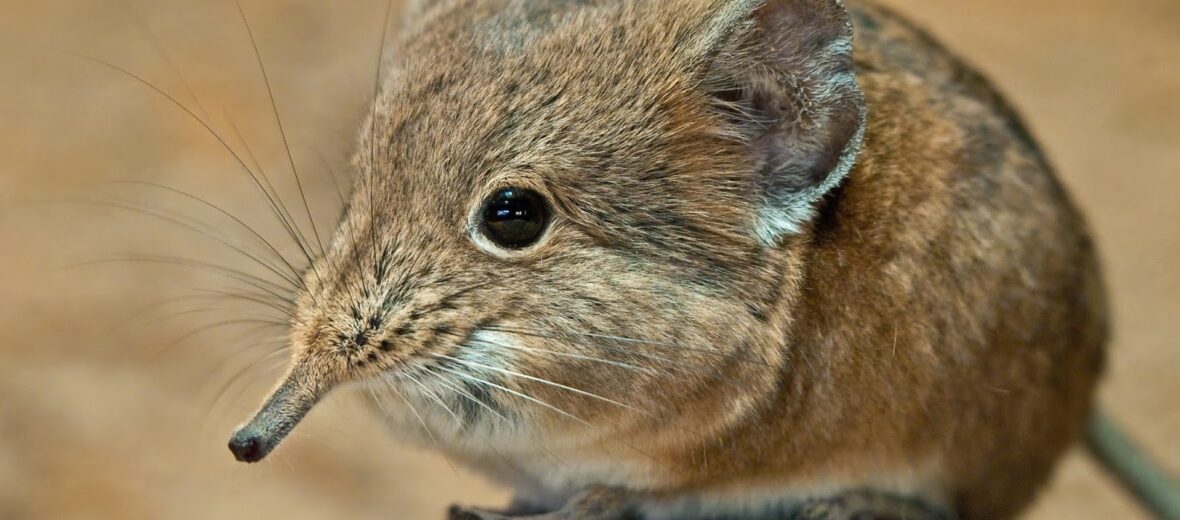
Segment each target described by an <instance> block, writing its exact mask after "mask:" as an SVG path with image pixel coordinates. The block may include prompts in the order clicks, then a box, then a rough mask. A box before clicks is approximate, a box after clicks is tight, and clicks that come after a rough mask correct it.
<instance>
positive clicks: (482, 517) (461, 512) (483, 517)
mask: <svg viewBox="0 0 1180 520" xmlns="http://www.w3.org/2000/svg"><path fill="white" fill-rule="evenodd" d="M510 518H511V517H508V516H504V515H502V514H500V513H493V512H491V511H484V510H482V509H475V508H467V507H462V506H451V508H450V509H449V510H447V520H509V519H510Z"/></svg>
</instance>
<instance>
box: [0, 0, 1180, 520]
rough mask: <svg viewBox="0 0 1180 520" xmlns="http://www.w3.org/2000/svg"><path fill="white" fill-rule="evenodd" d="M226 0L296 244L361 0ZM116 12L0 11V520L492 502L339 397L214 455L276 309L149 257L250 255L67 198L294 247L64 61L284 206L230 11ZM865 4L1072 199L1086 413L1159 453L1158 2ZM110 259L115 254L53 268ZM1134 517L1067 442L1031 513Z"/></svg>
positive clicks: (320, 217)
mask: <svg viewBox="0 0 1180 520" xmlns="http://www.w3.org/2000/svg"><path fill="white" fill-rule="evenodd" d="M242 1H243V2H244V5H245V7H246V12H247V14H248V15H249V17H250V20H251V22H252V24H253V27H254V30H255V32H256V36H257V38H258V42H259V46H260V47H261V50H262V55H263V59H264V60H265V63H266V65H267V67H268V72H269V73H270V80H271V82H272V85H273V87H274V91H275V95H276V99H277V105H278V107H279V109H280V111H281V113H282V117H283V123H284V125H285V127H286V128H287V131H288V137H289V138H290V142H291V145H292V148H293V155H294V157H295V161H296V163H297V164H298V165H299V168H300V174H301V175H302V177H301V178H302V181H303V183H304V184H305V186H306V187H307V188H308V189H309V202H310V206H311V208H312V214H313V216H314V217H315V218H316V221H317V223H318V225H319V229H320V231H321V232H323V230H324V229H325V228H327V227H329V226H330V223H331V221H332V218H333V216H334V215H335V214H336V211H337V209H338V201H337V198H336V195H335V194H334V193H335V192H334V188H333V187H332V184H331V181H330V180H329V179H330V177H328V176H327V171H328V165H330V166H332V167H334V168H336V169H341V168H342V164H343V163H344V160H345V159H346V156H347V153H348V147H349V142H350V140H351V137H352V135H353V134H354V129H353V128H354V126H355V125H356V124H357V122H358V121H359V120H360V119H361V117H362V116H363V111H364V102H365V100H366V99H367V98H368V96H369V92H370V91H371V89H372V76H373V73H374V69H375V62H376V52H377V48H378V40H379V36H380V18H381V15H382V14H383V11H384V9H385V5H384V3H383V2H382V1H381V0H352V1H347V2H331V3H329V2H322V1H318V2H317V1H314V0H242ZM127 2H129V4H130V6H131V8H130V9H127V8H126V5H127V4H121V3H119V0H46V1H44V2H29V1H24V0H0V42H3V45H0V519H7V518H254V517H259V516H262V515H265V516H268V517H275V518H287V519H295V518H331V517H337V518H374V519H376V518H412V519H417V518H441V517H442V511H443V508H444V507H445V506H446V505H447V504H448V503H449V502H451V501H462V502H465V503H496V502H499V501H501V500H503V499H504V498H505V497H504V492H503V491H502V490H500V489H498V488H497V487H495V486H494V485H492V484H490V483H487V482H484V481H482V480H481V479H479V478H478V477H475V476H472V475H468V474H466V473H463V472H461V471H459V472H456V471H454V470H452V469H451V468H450V467H449V466H448V465H447V464H446V463H445V462H443V461H442V460H440V459H438V458H437V457H435V456H432V455H430V454H428V453H423V452H420V451H418V450H413V449H410V448H407V447H403V446H399V445H397V444H396V443H394V442H392V441H391V440H390V439H389V438H388V437H386V436H385V435H383V433H382V431H381V429H380V427H379V426H378V425H377V424H376V423H375V421H374V420H373V419H372V418H371V417H369V416H368V415H366V414H365V413H364V411H363V410H362V409H361V408H360V407H358V406H356V404H355V403H354V402H353V401H354V399H350V398H349V397H348V396H345V395H339V396H335V398H333V399H331V400H330V402H329V404H328V405H327V406H321V407H320V408H319V409H318V410H317V411H316V412H315V413H313V415H312V416H311V417H310V418H309V420H308V421H307V422H306V423H305V424H304V425H303V426H301V428H300V429H299V430H298V432H297V433H296V434H295V435H294V437H293V438H292V439H290V441H289V442H288V443H287V444H286V445H285V447H284V448H283V449H282V450H281V451H280V452H279V453H278V454H277V456H275V457H272V458H271V459H270V460H269V461H268V462H267V463H265V464H262V465H260V466H249V467H247V466H244V465H239V464H236V463H234V462H233V460H232V457H231V456H230V455H229V453H228V452H227V451H226V449H225V442H224V441H225V439H226V435H227V433H228V432H229V431H230V430H231V429H232V427H233V426H234V425H235V423H236V422H238V421H240V420H242V419H243V418H244V417H245V416H246V415H247V414H248V413H249V412H250V411H251V409H252V407H253V406H254V405H255V404H256V402H257V400H258V399H259V397H260V395H261V393H262V392H264V391H265V389H266V387H267V385H269V384H270V383H271V378H272V377H273V374H274V372H275V370H276V369H278V368H279V367H280V366H281V361H282V359H281V358H280V357H274V356H271V357H269V358H267V357H266V355H267V353H268V352H271V351H272V349H273V347H274V345H275V344H274V343H273V342H271V341H273V340H274V339H275V337H276V335H277V334H279V333H280V332H281V331H280V330H279V329H276V328H266V327H267V324H265V323H262V322H261V321H256V320H269V319H274V318H276V317H277V315H276V314H275V313H273V312H269V311H267V310H265V309H261V310H260V308H258V307H251V306H248V305H244V304H243V303H241V302H237V303H235V302H231V301H227V300H224V299H220V298H218V297H217V293H218V292H223V291H227V290H230V289H231V288H232V287H239V286H241V284H235V283H232V280H227V279H226V278H224V277H221V276H218V275H216V274H214V273H211V272H209V271H208V270H202V269H193V268H186V267H183V266H175V265H168V264H164V263H161V262H158V260H163V258H161V257H180V258H184V259H189V260H198V261H206V262H216V263H221V264H226V265H230V266H234V267H237V268H245V269H252V270H253V271H254V272H258V269H257V267H256V266H251V265H250V263H249V261H248V260H242V259H241V258H240V257H236V256H235V254H234V253H233V252H232V251H230V250H228V249H226V248H225V247H224V246H223V245H222V244H220V243H218V242H217V241H216V240H213V239H210V238H208V237H206V236H203V235H202V234H200V233H197V232H195V231H193V230H192V229H187V228H186V227H184V226H181V225H177V224H175V223H166V222H162V221H160V220H159V219H157V218H153V217H151V216H148V215H144V214H136V213H131V212H128V211H125V210H123V209H120V208H117V207H111V206H103V205H95V204H93V203H92V202H93V201H108V202H109V201H122V202H117V204H118V205H122V206H148V207H153V208H159V209H157V210H151V211H156V212H157V213H160V210H162V211H163V212H164V213H165V214H169V215H170V214H171V213H170V212H179V213H182V214H184V215H190V216H194V217H197V218H198V219H200V220H201V221H204V222H208V223H210V224H212V225H213V226H214V227H215V228H216V229H217V232H218V233H220V234H224V235H225V236H226V237H229V239H230V240H234V241H242V242H250V240H251V237H250V235H249V234H248V232H246V231H244V230H243V229H242V228H241V227H240V226H237V225H236V224H235V223H234V222H233V221H232V220H230V219H228V218H226V217H224V216H223V215H221V214H219V213H218V212H217V211H216V210H212V209H210V208H209V207H207V206H204V205H202V204H201V203H199V202H196V201H194V200H192V199H189V198H186V197H184V196H180V195H176V194H172V193H168V192H165V191H161V190H159V189H156V188H151V187H147V186H143V185H133V184H112V181H126V180H132V181H148V182H153V183H162V184H166V185H169V186H174V187H176V188H179V189H182V190H185V191H186V192H189V193H192V194H195V195H199V196H200V197H204V198H206V199H208V200H209V201H211V202H214V203H216V204H217V205H219V206H221V207H224V208H225V209H226V210H228V211H229V212H232V213H234V214H236V215H239V216H241V217H242V218H243V219H244V220H246V221H248V222H249V223H250V224H251V225H253V226H256V227H257V228H258V230H259V232H260V233H261V234H263V235H265V236H266V237H268V238H271V239H272V240H274V241H275V242H276V244H278V245H279V246H280V248H281V249H283V251H284V253H286V254H288V255H291V256H292V257H293V258H294V257H296V256H298V255H297V253H296V252H295V251H296V250H295V249H293V248H292V247H291V243H290V241H289V240H288V241H284V240H283V234H282V231H281V229H280V228H279V227H278V226H277V225H276V224H275V222H274V220H273V219H272V218H270V216H269V215H268V213H267V209H266V206H265V205H264V204H263V203H262V202H261V200H262V199H261V198H260V196H259V193H258V192H257V191H256V189H255V188H254V187H253V186H252V185H251V184H250V183H249V181H248V180H247V178H246V177H245V176H244V174H243V173H242V172H241V171H240V170H238V169H236V165H235V163H234V162H233V161H232V160H231V159H230V157H229V155H228V154H227V153H226V152H225V151H224V150H223V149H222V148H220V147H219V145H218V143H217V142H216V141H215V140H213V139H211V138H210V136H209V135H208V134H206V133H204V130H203V129H202V128H201V127H200V125H198V124H196V123H195V122H194V121H192V120H191V119H188V118H187V116H185V115H184V114H183V113H182V112H180V111H179V110H177V109H176V107H174V106H171V105H170V104H169V102H168V101H166V100H164V99H163V98H162V97H160V96H159V95H158V94H156V93H154V92H152V91H151V90H149V89H148V88H146V87H144V86H143V85H141V84H138V83H137V82H136V81H135V80H131V79H129V78H128V77H126V76H124V75H123V74H121V73H119V72H116V71H114V70H112V69H111V68H109V67H107V66H104V65H101V64H97V63H94V62H92V61H87V60H86V59H81V58H78V57H76V56H73V55H72V54H70V53H71V52H73V53H80V54H84V55H87V56H90V57H94V58H100V59H102V60H107V61H110V62H112V63H117V64H118V65H119V66H121V67H125V68H127V69H128V70H132V71H135V72H136V73H138V74H141V75H142V76H143V77H144V78H145V79H147V80H148V81H150V82H152V83H154V84H156V85H159V86H160V87H162V88H164V89H166V90H167V91H168V92H170V93H173V95H175V96H176V97H177V98H178V99H180V100H182V101H183V102H185V103H187V104H189V105H190V106H191V107H193V110H194V111H195V112H197V113H199V114H201V115H203V116H206V117H208V118H209V120H210V121H211V122H212V124H213V125H214V126H215V127H216V128H218V129H219V131H222V132H223V134H225V135H227V136H228V137H227V139H228V140H229V141H230V142H231V144H233V145H234V146H235V147H237V148H238V149H239V150H242V151H244V148H242V146H241V145H240V143H239V141H238V139H237V138H236V137H234V134H235V130H234V125H236V127H237V128H238V129H239V131H240V133H241V134H242V135H243V136H245V141H246V142H248V143H249V146H250V149H251V150H252V151H253V153H254V154H256V155H257V157H258V160H259V161H260V162H261V163H262V164H263V165H265V166H266V167H267V169H268V171H269V172H270V173H271V175H272V178H273V180H274V181H275V183H276V185H278V189H279V191H280V192H281V193H282V195H283V197H284V198H285V200H286V201H287V202H288V203H289V204H292V206H293V207H298V208H301V207H302V206H301V205H300V204H298V202H299V199H298V195H297V193H296V192H295V191H294V187H295V183H294V182H293V177H292V175H291V174H290V172H289V170H288V169H287V167H286V156H285V154H284V152H283V148H282V142H281V140H280V138H279V134H278V133H277V132H276V127H275V126H274V118H273V115H272V114H271V112H270V104H269V101H268V99H267V96H266V94H265V92H266V91H265V88H264V86H263V84H262V78H261V76H260V75H259V73H258V69H257V68H256V64H255V62H254V57H253V54H252V52H251V49H250V46H249V40H248V36H247V34H246V33H245V32H244V30H243V27H242V25H241V23H240V20H239V19H238V18H237V16H238V15H237V12H236V10H235V9H234V7H233V4H232V2H227V1H225V0H216V1H209V2H191V1H190V2H184V1H179V0H156V1H147V0H127ZM889 3H890V4H894V5H896V6H897V7H898V8H900V9H901V10H903V11H904V12H906V13H909V14H910V15H911V16H912V17H913V18H915V19H917V20H919V21H920V22H922V23H923V24H925V25H927V26H928V27H930V28H931V29H932V30H933V31H934V32H935V33H936V34H938V35H939V36H941V37H942V38H943V39H944V40H945V41H946V42H947V43H948V44H949V45H950V46H951V47H952V48H954V49H955V50H957V51H959V52H960V53H961V54H963V55H965V56H967V57H969V58H970V59H971V60H972V61H973V62H975V63H976V64H977V65H979V66H980V67H981V68H982V69H983V70H984V71H986V72H987V73H988V74H989V75H990V76H991V77H992V78H993V79H995V80H996V82H997V83H998V84H999V85H1000V86H1001V87H1002V89H1003V90H1005V91H1006V92H1008V93H1009V94H1010V96H1011V97H1012V99H1013V100H1014V102H1015V104H1016V105H1018V106H1019V107H1020V108H1021V109H1023V111H1024V113H1025V114H1026V116H1027V118H1028V120H1029V122H1030V124H1031V126H1032V128H1033V129H1034V130H1035V132H1036V133H1037V134H1038V135H1039V136H1040V138H1041V139H1042V140H1043V142H1044V144H1045V146H1046V147H1047V149H1048V153H1049V155H1050V156H1051V157H1052V158H1053V160H1054V162H1055V163H1056V164H1057V165H1058V167H1059V169H1060V171H1061V175H1062V176H1063V177H1064V180H1065V183H1066V184H1067V185H1068V186H1069V187H1070V188H1071V189H1072V191H1073V193H1074V194H1075V196H1076V198H1077V199H1078V201H1079V202H1080V204H1081V205H1082V206H1083V207H1084V208H1085V209H1086V210H1087V212H1088V213H1089V215H1090V217H1091V220H1092V222H1093V226H1094V229H1095V231H1096V233H1097V235H1098V239H1099V243H1100V245H1101V246H1102V251H1103V253H1104V256H1105V259H1106V266H1107V274H1108V277H1109V283H1110V286H1111V290H1112V294H1113V298H1114V312H1115V318H1116V325H1117V335H1116V339H1115V343H1114V345H1113V347H1114V355H1113V364H1112V366H1111V371H1110V375H1109V378H1108V380H1107V384H1106V386H1105V387H1104V389H1103V392H1102V402H1103V403H1104V404H1105V406H1107V407H1108V408H1109V409H1110V410H1112V411H1113V414H1114V415H1115V416H1116V417H1117V418H1118V419H1119V420H1121V421H1123V422H1125V423H1126V424H1127V425H1128V426H1129V428H1130V429H1131V431H1132V432H1133V434H1134V435H1135V436H1137V437H1138V438H1139V439H1141V440H1142V441H1143V442H1144V443H1145V444H1146V445H1147V446H1149V447H1150V448H1151V449H1153V450H1154V452H1155V454H1156V456H1158V457H1159V458H1160V459H1161V460H1162V461H1163V462H1164V463H1166V464H1169V465H1171V466H1172V467H1180V444H1178V443H1177V442H1176V440H1177V438H1180V406H1178V405H1177V404H1176V398H1177V396H1180V377H1177V375H1176V374H1177V369H1178V368H1180V349H1178V348H1177V347H1176V338H1177V337H1178V336H1180V319H1178V317H1180V268H1178V266H1180V231H1178V229H1177V226H1178V225H1180V204H1177V191H1178V190H1180V2H1175V1H1174V0H1040V1H1033V2H1027V1H1022V0H958V1H953V2H947V1H939V0H892V1H890V2H889ZM395 9H396V8H395ZM395 18H396V14H395ZM149 27H150V32H149V30H148V29H147V28H149ZM394 27H396V24H395V25H394ZM152 33H154V34H155V36H154V37H153V36H151V34H152ZM153 39H156V40H158V41H159V42H161V44H162V45H161V46H162V47H163V48H165V49H166V50H167V51H166V52H167V55H169V56H170V57H171V59H172V60H173V61H174V62H175V63H176V64H177V65H178V68H179V69H181V70H182V71H183V74H184V76H185V77H186V78H187V79H188V83H189V84H190V85H191V87H192V90H193V91H195V92H196V94H197V95H198V96H199V98H200V103H199V104H198V103H194V102H193V98H192V97H191V96H190V94H189V93H188V90H187V88H186V87H185V86H184V84H183V83H182V82H181V81H180V80H179V79H178V77H177V74H176V73H175V72H174V71H173V70H172V68H171V67H170V66H169V65H168V60H167V59H165V57H164V54H163V53H161V51H160V47H161V46H157V45H156V44H155V43H154V42H153ZM226 114H230V115H232V123H231V120H230V119H228V118H226V116H225V115H226ZM321 157H322V159H321ZM247 160H248V159H247ZM340 179H341V181H342V182H343V183H347V178H346V175H345V174H344V173H343V172H341V174H340ZM295 213H296V215H297V217H300V218H303V219H304V222H305V220H306V218H305V217H303V216H302V215H301V213H300V211H299V210H297V211H296V212H295ZM184 222H188V221H184ZM304 225H305V226H306V224H304ZM191 227H199V225H191ZM254 249H258V248H257V247H255V248H254ZM119 257H136V258H138V261H136V262H130V263H128V262H123V263H110V262H105V261H100V262H97V263H88V264H86V265H78V264H82V263H87V262H91V261H96V260H105V259H113V258H119ZM185 295H188V296H187V297H186V296H185ZM178 298H183V299H178ZM202 324H205V325H216V327H214V328H211V329H205V330H198V329H197V327H200V326H201V325H202ZM268 342H269V343H268ZM255 361H257V362H258V363H257V364H255V365H254V366H253V370H250V371H248V372H245V375H243V376H241V377H238V376H237V374H238V373H240V372H241V370H242V369H243V368H244V367H247V366H248V365H250V364H251V363H252V362H255ZM997 478H1004V477H1003V476H1002V475H1000V476H997ZM1140 515H1141V513H1139V511H1138V510H1137V509H1135V508H1134V506H1133V505H1131V503H1130V502H1129V501H1128V500H1127V499H1126V498H1125V497H1124V496H1123V495H1122V494H1120V493H1119V492H1118V491H1117V490H1116V489H1115V488H1114V487H1113V486H1112V484H1111V483H1110V482H1109V481H1107V480H1106V479H1105V478H1103V477H1102V476H1101V475H1100V474H1099V473H1098V472H1097V471H1096V469H1095V467H1094V466H1093V464H1092V463H1090V462H1089V461H1088V460H1087V459H1086V458H1085V457H1084V456H1082V455H1080V454H1075V455H1073V456H1071V457H1070V459H1069V460H1068V461H1067V463H1066V464H1065V465H1064V467H1063V470H1062V471H1061V472H1060V473H1059V475H1058V478H1057V479H1056V481H1055V482H1054V484H1053V485H1052V487H1051V489H1050V490H1049V491H1048V492H1047V493H1046V494H1045V496H1044V498H1043V499H1042V500H1041V501H1040V503H1039V505H1038V507H1037V508H1036V510H1035V512H1034V514H1033V515H1032V517H1033V518H1040V519H1048V518H1071V519H1075V518H1076V519H1081V518H1093V519H1100V518H1134V517H1137V516H1140Z"/></svg>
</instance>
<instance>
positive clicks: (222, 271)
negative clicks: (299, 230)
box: [61, 255, 288, 296]
mask: <svg viewBox="0 0 1180 520" xmlns="http://www.w3.org/2000/svg"><path fill="white" fill-rule="evenodd" d="M111 263H148V264H162V265H174V266H179V267H188V268H192V269H197V270H201V271H205V272H209V273H213V274H217V275H220V276H224V277H226V278H230V279H232V280H236V281H239V282H242V283H245V284H248V285H250V286H252V287H255V288H257V289H259V290H262V291H266V292H270V291H275V292H274V293H272V294H275V295H276V296H277V295H280V294H282V292H283V291H286V290H288V288H287V287H283V286H281V285H278V284H276V283H274V282H272V281H270V280H267V279H265V278H259V277H258V276H255V275H252V274H250V273H247V272H245V271H242V270H238V269H234V268H232V267H226V266H224V265H219V264H214V263H212V262H203V261H200V260H193V259H190V258H180V257H172V256H151V255H126V256H121V257H113V258H100V259H96V260H89V261H86V262H78V263H75V264H70V265H66V266H64V267H62V268H61V269H62V270H70V269H79V268H83V267H89V266H94V265H102V264H111Z"/></svg>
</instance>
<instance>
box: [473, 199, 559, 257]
mask: <svg viewBox="0 0 1180 520" xmlns="http://www.w3.org/2000/svg"><path fill="white" fill-rule="evenodd" d="M548 220H549V209H548V207H546V205H545V199H544V197H542V196H541V195H540V194H539V193H537V192H535V191H533V190H529V189H524V188H504V189H502V190H500V191H497V192H496V193H495V194H494V195H492V196H491V197H490V198H488V201H487V202H486V203H485V204H484V207H483V224H482V229H483V233H484V234H485V235H487V237H488V238H489V239H491V240H492V242H495V243H496V245H498V246H500V247H504V248H508V249H520V248H522V247H528V246H531V245H533V244H535V243H536V242H537V240H538V239H540V238H541V234H542V233H543V232H544V231H545V224H546V223H547V221H548Z"/></svg>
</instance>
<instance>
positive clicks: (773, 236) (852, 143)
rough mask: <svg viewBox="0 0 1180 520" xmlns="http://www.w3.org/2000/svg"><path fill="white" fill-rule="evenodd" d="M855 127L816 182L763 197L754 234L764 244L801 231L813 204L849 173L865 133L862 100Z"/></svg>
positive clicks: (813, 210) (812, 212) (773, 243)
mask: <svg viewBox="0 0 1180 520" xmlns="http://www.w3.org/2000/svg"><path fill="white" fill-rule="evenodd" d="M858 108H859V114H858V120H857V123H856V129H855V130H854V132H853V134H852V136H851V137H850V138H849V140H848V142H847V144H846V145H845V146H844V149H843V150H842V151H841V152H840V156H839V159H838V161H837V162H836V165H835V167H834V168H832V170H831V172H829V173H828V175H827V176H826V177H825V178H824V180H823V182H821V183H820V184H819V185H817V186H815V187H813V188H811V189H808V190H804V191H802V192H799V193H795V194H793V195H794V196H793V197H791V198H790V199H788V200H765V199H764V200H763V201H761V202H760V208H759V210H758V215H757V217H756V219H755V222H754V229H753V231H754V236H755V237H756V238H757V239H758V242H759V243H760V244H761V245H762V246H763V247H774V246H776V245H778V244H779V243H780V242H781V241H782V240H783V238H785V237H788V236H794V235H801V234H803V233H804V231H805V230H806V229H807V226H808V224H810V223H811V222H812V221H813V220H814V219H815V213H816V205H817V204H818V203H819V201H820V200H821V199H823V198H824V197H826V196H827V195H828V194H829V193H831V192H832V191H833V190H835V189H836V188H837V187H838V186H840V184H842V183H843V182H844V181H845V180H846V179H847V178H848V176H849V174H851V173H852V170H853V169H854V168H855V167H856V164H857V161H858V160H859V158H860V153H861V150H862V149H863V148H864V145H865V139H866V137H867V134H868V108H867V107H866V106H865V104H864V102H863V95H862V100H861V101H860V102H859V103H858Z"/></svg>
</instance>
